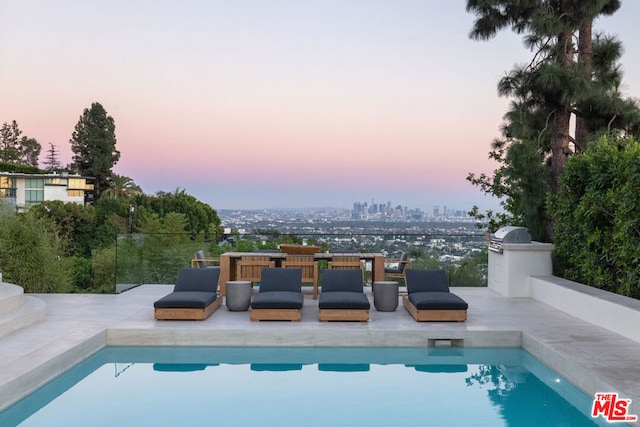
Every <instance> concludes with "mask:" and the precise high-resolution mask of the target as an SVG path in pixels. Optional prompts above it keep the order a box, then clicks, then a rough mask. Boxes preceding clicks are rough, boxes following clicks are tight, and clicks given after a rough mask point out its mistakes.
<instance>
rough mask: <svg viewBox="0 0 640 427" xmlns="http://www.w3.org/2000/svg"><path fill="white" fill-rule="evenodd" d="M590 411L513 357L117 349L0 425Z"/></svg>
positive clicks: (6, 415)
mask: <svg viewBox="0 0 640 427" xmlns="http://www.w3.org/2000/svg"><path fill="white" fill-rule="evenodd" d="M590 405H591V399H590V398H589V397H588V396H586V395H584V394H583V393H581V392H579V391H578V390H576V389H575V388H574V387H572V386H571V385H570V384H568V383H567V382H566V381H564V380H563V379H561V378H559V377H558V376H557V374H555V373H554V372H553V371H551V370H549V369H547V368H546V367H544V366H543V365H541V364H540V363H539V362H538V361H536V360H535V359H534V358H533V357H531V356H530V355H529V354H528V353H526V352H524V351H522V350H517V349H498V350H490V349H457V348H456V349H426V348H422V349H416V348H407V349H397V348H203V347H200V348H148V347H147V348H129V347H127V348H107V349H105V350H103V351H101V352H99V353H97V354H96V355H94V356H93V357H91V358H89V359H88V360H87V361H85V362H84V363H82V364H80V365H78V366H77V367H75V368H73V369H72V370H70V371H69V372H68V373H67V374H65V375H63V376H62V377H60V378H58V379H57V380H55V381H53V382H51V383H50V384H48V385H47V386H45V387H43V388H42V389H41V390H39V391H37V392H35V393H33V394H32V395H31V396H29V397H28V398H27V399H24V400H23V401H21V402H19V403H18V404H16V405H14V406H13V407H12V408H9V409H8V410H7V411H5V412H3V413H2V414H0V425H1V426H14V425H21V426H47V427H49V426H56V425H60V426H69V425H92V426H99V425H104V426H114V425H118V426H124V425H154V426H163V425H176V424H177V425H211V423H212V422H213V419H215V424H218V425H225V426H235V425H238V426H246V425H251V424H255V425H278V426H289V425H291V426H300V425H305V426H314V425H318V426H320V425H323V426H324V425H326V424H327V423H331V424H332V425H337V426H340V425H367V426H390V425H392V426H395V425H406V426H412V425H488V426H496V425H506V426H528V425H531V426H534V425H535V426H545V425H550V426H575V425H577V426H582V425H597V424H596V423H595V421H598V420H593V419H592V418H591V417H590V416H589V411H590ZM212 408H216V409H215V417H213V418H212V412H211V411H212ZM187 416H188V418H185V417H187Z"/></svg>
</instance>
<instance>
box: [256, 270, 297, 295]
mask: <svg viewBox="0 0 640 427" xmlns="http://www.w3.org/2000/svg"><path fill="white" fill-rule="evenodd" d="M272 291H288V292H300V293H302V269H301V268H263V269H262V277H261V280H260V293H263V292H272Z"/></svg>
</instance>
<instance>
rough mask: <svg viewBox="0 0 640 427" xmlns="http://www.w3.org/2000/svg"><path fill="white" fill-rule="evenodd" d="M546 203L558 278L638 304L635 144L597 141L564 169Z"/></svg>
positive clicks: (639, 167) (639, 184) (639, 213)
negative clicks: (556, 190) (557, 188)
mask: <svg viewBox="0 0 640 427" xmlns="http://www.w3.org/2000/svg"><path fill="white" fill-rule="evenodd" d="M561 184H562V187H561V192H560V194H559V195H558V196H557V197H553V198H552V199H551V202H552V203H551V207H552V208H551V209H552V212H553V215H554V217H555V218H556V220H555V241H554V242H555V249H554V257H555V260H554V261H555V262H554V266H555V268H556V269H557V270H559V271H557V273H558V274H561V275H564V276H565V277H567V278H569V279H572V280H575V281H578V282H581V283H584V284H587V285H590V286H595V287H598V288H602V289H606V290H609V291H612V292H617V293H620V294H623V295H627V296H631V297H634V298H640V264H639V263H638V254H640V198H638V189H639V188H640V144H638V142H637V141H635V140H634V139H632V138H607V137H601V138H600V139H599V140H598V141H597V142H595V143H592V144H590V146H589V148H588V150H587V152H586V153H584V154H583V155H580V156H575V157H573V158H571V159H570V161H569V162H568V163H567V167H566V168H565V170H564V172H563V174H562V176H561Z"/></svg>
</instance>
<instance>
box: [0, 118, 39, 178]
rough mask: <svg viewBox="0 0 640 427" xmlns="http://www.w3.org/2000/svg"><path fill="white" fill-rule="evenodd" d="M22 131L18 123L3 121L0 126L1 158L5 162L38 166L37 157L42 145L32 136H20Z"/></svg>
mask: <svg viewBox="0 0 640 427" xmlns="http://www.w3.org/2000/svg"><path fill="white" fill-rule="evenodd" d="M20 135H22V131H21V130H20V128H19V127H18V123H17V122H16V121H15V120H13V121H12V122H11V124H9V123H4V124H3V125H2V128H0V154H1V155H2V157H1V160H2V161H4V162H7V163H14V164H24V165H29V166H34V167H38V157H39V156H40V151H42V147H41V146H40V144H39V143H38V141H37V140H36V139H34V138H28V137H26V136H23V137H22V138H21V137H20Z"/></svg>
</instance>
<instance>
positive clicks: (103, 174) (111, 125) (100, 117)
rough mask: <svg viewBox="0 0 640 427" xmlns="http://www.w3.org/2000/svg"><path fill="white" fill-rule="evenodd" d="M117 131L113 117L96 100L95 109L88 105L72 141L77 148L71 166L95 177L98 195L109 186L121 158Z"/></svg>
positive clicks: (72, 148)
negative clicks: (117, 147)
mask: <svg viewBox="0 0 640 427" xmlns="http://www.w3.org/2000/svg"><path fill="white" fill-rule="evenodd" d="M115 130H116V125H115V121H114V119H113V117H111V116H109V115H108V114H107V112H106V110H105V109H104V107H103V106H102V105H100V104H99V103H97V102H94V103H93V104H91V108H85V110H84V112H83V113H82V115H81V116H80V119H79V120H78V123H77V124H76V127H75V130H74V131H73V134H72V136H71V140H70V141H69V142H70V143H71V150H72V151H73V162H72V164H71V169H72V170H73V171H74V172H77V173H79V174H80V175H83V176H91V177H94V178H95V180H96V181H95V196H96V198H99V197H100V194H101V192H102V191H103V190H104V189H105V188H107V187H108V186H109V182H108V181H109V179H110V177H111V176H112V169H113V166H114V165H115V164H116V163H117V162H118V160H119V159H120V152H119V151H118V150H117V149H116V134H115Z"/></svg>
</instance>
